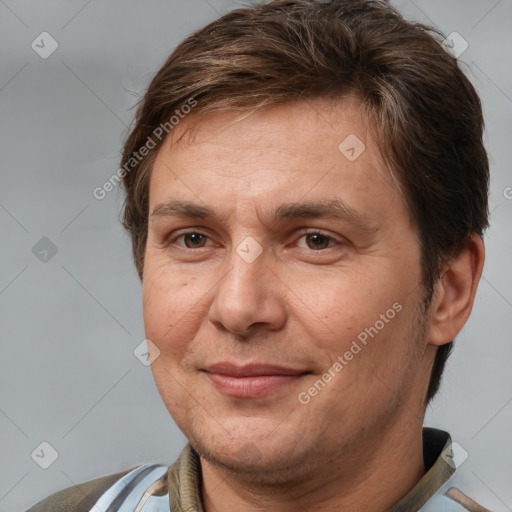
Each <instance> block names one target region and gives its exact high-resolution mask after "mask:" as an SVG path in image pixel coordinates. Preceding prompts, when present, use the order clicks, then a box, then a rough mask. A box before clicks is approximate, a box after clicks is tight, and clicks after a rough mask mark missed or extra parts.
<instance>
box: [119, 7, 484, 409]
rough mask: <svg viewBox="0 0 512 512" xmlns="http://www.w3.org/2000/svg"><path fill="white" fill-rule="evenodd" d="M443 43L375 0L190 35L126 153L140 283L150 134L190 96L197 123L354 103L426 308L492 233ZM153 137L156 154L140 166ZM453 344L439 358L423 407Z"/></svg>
mask: <svg viewBox="0 0 512 512" xmlns="http://www.w3.org/2000/svg"><path fill="white" fill-rule="evenodd" d="M441 38H442V34H440V33H439V32H438V31H436V30H434V29H433V28H431V27H427V26H425V25H422V24H419V23H411V22H408V21H406V20H405V19H404V18H403V17H402V16H401V15H400V14H399V13H398V12H397V11H396V10H395V9H393V8H392V7H391V6H389V5H388V4H387V3H386V2H385V1H378V0H375V1H372V0H368V1H365V0H332V1H329V2H320V1H318V0H275V1H272V2H270V3H267V4H260V5H256V6H252V7H247V8H243V9H237V10H234V11H231V12H229V13H228V14H226V15H225V16H223V17H221V18H220V19H218V20H216V21H214V22H212V23H210V24H209V25H207V26H206V27H204V28H203V29H201V30H198V31H197V32H195V33H193V34H192V35H190V36H189V37H188V38H187V39H185V40H184V41H183V42H182V43H181V44H180V45H179V46H178V47H177V48H176V49H175V50H174V52H173V53H172V54H171V55H170V56H169V58H168V60H167V61H166V62H165V64H164V65H163V66H162V68H161V69H160V70H159V71H158V73H157V74H156V76H155V77H154V78H153V80H152V82H151V84H150V86H149V88H148V90H147V92H146V94H145V95H144V97H143V98H142V100H141V101H140V103H139V105H138V109H137V112H136V115H135V122H134V126H133V129H132V131H131V133H130V134H129V136H128V138H127V140H126V143H125V146H124V149H123V155H122V162H121V166H122V168H123V169H125V170H127V172H125V173H124V176H123V185H124V187H125V191H126V198H125V203H124V205H123V225H124V227H125V228H126V229H127V230H128V232H129V234H130V236H131V240H132V247H133V254H134V258H135V264H136V267H137V271H138V274H139V277H140V278H141V279H142V278H143V266H144V253H145V246H146V239H147V231H148V213H149V180H150V175H151V169H152V166H153V162H154V159H155V155H156V153H157V151H158V149H159V147H160V144H161V140H163V139H161V140H156V141H154V140H153V139H155V138H157V139H158V137H154V134H155V133H159V132H158V130H159V127H162V126H167V127H168V126H169V120H170V119H171V117H172V116H173V115H174V116H175V114H176V113H177V111H179V109H180V108H181V107H182V106H183V105H185V104H187V102H189V103H190V101H191V99H192V98H193V101H194V105H195V106H194V111H193V115H197V114H201V113H203V114H204V113H207V112H214V111H235V110H239V111H250V110H256V109H260V108H264V107H266V106H270V105H279V104H284V103H287V102H292V101H301V100H307V99H308V98H315V97H325V98H328V97H329V98H335V99H336V98H340V99H341V98H344V97H346V96H347V95H348V94H355V95H356V96H357V97H358V98H359V99H360V101H361V103H362V105H363V108H365V111H366V113H367V115H368V119H369V120H371V121H372V124H373V125H374V126H375V128H376V130H377V140H378V143H379V147H380V150H381V152H382V154H383V157H384V159H385V160H386V162H387V164H388V165H389V167H390V170H391V172H392V174H393V176H394V177H395V179H396V182H397V184H398V186H399V187H400V189H401V191H402V193H403V195H404V198H405V201H406V204H407V206H408V209H409V212H410V215H411V218H412V220H413V222H414V223H415V225H416V228H417V231H418V238H419V244H420V248H421V255H422V270H423V284H424V287H425V307H426V308H428V306H429V304H430V300H431V297H432V293H433V287H434V284H435V282H436V280H437V279H438V278H439V275H440V269H441V267H442V263H443V262H444V261H446V260H447V259H449V258H450V256H452V255H453V254H454V253H455V252H456V251H457V250H459V249H460V248H461V247H463V246H464V244H465V243H466V242H467V241H468V238H469V237H470V236H471V235H472V234H473V233H477V234H478V235H480V236H482V235H483V231H484V230H485V228H486V227H487V225H488V204H487V201H488V186H489V185H488V182H489V170H488V160H487V154H486V151H485V148H484V146H483V142H482V134H483V116H482V108H481V104H480V100H479V97H478V95H477V93H476V91H475V89H474V87H473V86H472V85H471V83H470V81H469V80H468V79H467V78H466V76H465V74H464V73H463V72H462V70H461V69H460V67H459V65H458V62H457V59H456V58H455V57H453V56H452V55H451V54H450V53H448V52H447V51H446V50H445V49H444V47H443V45H442V43H441ZM166 123H167V124H166ZM155 131H156V132H155ZM160 131H161V128H160ZM166 131H167V130H166ZM150 139H151V140H152V141H153V142H154V143H155V144H154V147H153V148H152V149H151V150H150V151H149V153H148V155H147V156H146V157H145V158H143V159H140V161H139V160H138V159H137V160H136V161H135V160H134V159H133V155H134V154H138V153H137V152H138V151H139V149H140V148H141V147H142V146H144V145H145V144H147V142H148V141H149V140H150ZM130 159H131V160H130ZM452 345H453V343H452V342H450V343H448V344H446V345H443V346H441V347H439V348H438V349H437V354H436V358H435V362H434V366H433V369H432V375H431V378H430V383H429V389H428V392H427V396H426V402H427V403H428V402H429V401H430V400H431V399H432V398H433V397H434V395H435V394H436V393H437V391H438V388H439V384H440V379H441V374H442V372H443V369H444V365H445V362H446V359H447V358H448V356H449V354H450V352H451V350H452Z"/></svg>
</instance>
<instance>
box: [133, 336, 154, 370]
mask: <svg viewBox="0 0 512 512" xmlns="http://www.w3.org/2000/svg"><path fill="white" fill-rule="evenodd" d="M133 355H134V356H135V357H136V358H137V359H138V360H139V361H140V362H141V363H142V364H143V365H144V366H150V365H151V364H153V363H154V362H155V360H156V359H157V358H158V357H159V356H160V349H159V348H158V347H157V346H156V345H155V344H154V343H153V342H152V341H151V340H149V339H147V338H146V339H144V340H142V342H141V343H139V344H138V345H137V346H136V347H135V350H134V351H133Z"/></svg>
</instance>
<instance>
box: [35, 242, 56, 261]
mask: <svg viewBox="0 0 512 512" xmlns="http://www.w3.org/2000/svg"><path fill="white" fill-rule="evenodd" d="M57 250H58V249H57V246H56V245H55V244H54V243H53V242H52V241H51V240H50V239H49V238H47V237H45V236H43V238H41V239H40V240H39V241H38V242H36V243H35V244H34V246H33V247H32V254H33V255H34V256H35V257H36V258H37V259H38V260H39V261H40V262H41V263H48V262H49V261H50V260H51V259H52V258H53V257H54V256H55V255H56V254H57Z"/></svg>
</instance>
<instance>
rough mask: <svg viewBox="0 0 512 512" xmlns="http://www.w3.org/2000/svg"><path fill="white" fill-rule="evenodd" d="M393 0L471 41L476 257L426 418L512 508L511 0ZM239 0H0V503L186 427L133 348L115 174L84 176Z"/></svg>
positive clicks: (167, 459)
mask: <svg viewBox="0 0 512 512" xmlns="http://www.w3.org/2000/svg"><path fill="white" fill-rule="evenodd" d="M394 3H395V5H396V6H397V7H399V8H400V9H401V10H402V12H403V13H404V14H406V16H407V17H409V18H412V19H416V20H418V21H421V22H425V23H428V24H434V25H435V26H437V27H438V28H440V29H441V30H442V31H443V32H444V33H445V34H449V33H451V32H453V31H456V32H458V33H459V34H460V35H461V36H462V37H463V38H464V39H465V40H466V41H467V42H468V45H469V46H468V48H467V50H466V51H465V52H464V53H463V54H462V56H461V60H462V61H463V62H465V63H466V64H467V66H468V68H467V69H468V73H469V75H470V78H471V79H472V81H473V83H474V84H475V86H476V88H477V89H478V91H479V93H480V94H481V98H482V101H483V105H484V110H485V115H486V119H487V125H486V126H487V130H486V144H487V148H488V151H489V156H490V161H491V172H492V183H491V197H490V210H491V212H492V213H491V228H490V229H489V231H488V234H487V237H486V248H487V261H486V266H485V269H484V275H483V279H482V281H481V284H480V288H479V291H478V295H477V299H476V303H475V306H474V311H473V314H472V317H471V319H470V320H469V322H468V324H467V325H466V327H465V328H464V329H463V331H462V333H461V334H460V336H459V337H458V338H457V341H456V350H455V353H454V355H453V356H452V357H451V359H450V360H449V364H448V367H447V370H446V374H445V376H444V380H443V386H442V389H441V392H440V394H439V396H438V397H437V398H436V400H435V402H434V404H433V405H432V407H431V408H429V410H428V413H427V418H426V424H428V425H432V426H436V427H438V428H442V429H445V430H448V431H449V432H450V433H451V434H452V438H453V440H455V441H457V442H458V443H460V445H461V446H463V447H464V449H465V450H466V451H467V452H468V458H467V460H466V461H465V462H464V464H463V465H462V466H461V471H462V472H463V478H464V479H465V481H466V483H467V488H468V489H471V490H472V491H473V495H475V496H477V497H479V498H480V499H481V501H482V502H485V503H486V504H487V506H489V507H494V508H493V510H497V511H500V510H503V511H504V510H511V509H512V487H511V486H510V482H511V481H512V462H511V461H512V435H511V434H512V428H511V427H512V372H511V360H512V344H511V338H512V321H511V318H512V272H510V254H511V252H512V236H511V235H512V230H511V214H512V188H507V187H512V174H511V170H510V164H511V162H512V144H511V140H510V133H511V118H512V84H511V73H510V59H511V53H512V31H511V30H510V21H511V20H512V2H511V1H510V0H501V1H494V0H493V1H481V0H449V1H444V0H425V1H421V2H420V1H419V0H417V1H415V2H413V1H409V0H402V1H396V2H394ZM239 5H240V4H238V3H237V2H228V1H218V0H208V1H206V0H204V1H203V0H188V1H177V0H173V1H169V0H167V1H163V0H145V1H139V2H136V1H133V0H131V1H127V0H110V1H108V2H100V1H92V2H87V1H80V2H78V1H63V0H61V1H56V0H47V1H45V2H39V1H35V0H30V1H29V0H19V1H16V2H15V1H14V0H5V1H4V2H0V41H1V47H2V49H3V50H2V52H1V53H0V71H1V74H0V108H1V110H0V112H1V116H2V117H1V121H2V122H1V124H0V144H1V146H0V151H1V169H2V186H1V187H0V222H1V234H2V244H1V248H2V256H1V274H0V312H1V313H0V314H1V319H2V324H1V329H2V331H1V332H2V338H1V345H0V350H1V357H0V447H1V451H0V468H1V478H0V511H13V510H24V509H25V508H27V507H28V506H29V505H31V504H33V503H35V502H36V501H38V500H40V499H42V498H43V497H45V496H47V495H48V494H51V493H53V492H55V491H56V490H58V489H61V488H64V487H68V486H70V485H72V484H73V483H77V482H83V481H85V480H88V479H91V478H94V477H97V476H101V475H104V474H109V473H114V472H117V471H120V470H123V469H127V468H129V467H131V466H134V465H136V464H141V463H144V462H164V463H167V464H170V463H172V461H173V460H174V459H175V458H176V457H177V455H178V454H179V452H180V451H181V449H182V447H183V445H184V443H185V438H184V436H183V435H182V434H181V432H180V431H179V430H178V429H177V427H176V426H175V425H174V423H173V421H172V420H171V418H170V416H169V415H168V413H167V411H166V409H165V407H164V406H163V404H162V403H161V400H160V397H159V395H158V393H157V390H156V387H155V385H154V383H153V379H152V376H151V372H150V369H149V367H146V366H144V365H143V364H142V363H141V362H140V361H139V360H138V359H137V358H136V357H135V356H134V353H133V351H134V349H135V348H136V347H137V346H138V345H139V344H140V343H141V341H142V340H143V339H144V329H143V322H142V313H141V286H140V282H139V280H138V277H137V274H136V272H135V268H134V265H133V263H132V259H131V247H130V242H129V240H128V237H127V235H126V234H125V233H124V232H123V229H122V227H121V225H120V222H119V211H120V206H121V202H122V194H121V190H120V189H117V190H115V191H112V192H110V193H108V194H107V195H106V197H105V198H104V199H102V200H98V199H96V198H95V197H94V196H93V190H94V189H95V188H96V187H101V186H102V185H103V184H104V183H105V181H106V180H108V178H109V177H110V176H112V175H113V174H114V173H115V172H116V171H117V169H118V165H119V152H120V147H121V143H122V140H123V138H124V136H125V135H126V133H127V126H128V125H129V123H130V121H131V119H132V115H133V109H131V107H132V106H133V105H134V104H135V101H136V99H137V98H138V97H139V96H140V93H141V91H143V90H144V88H145V87H146V86H147V85H148V83H149V80H150V79H151V77H152V75H153V73H154V72H155V71H156V70H157V69H158V68H159V67H160V66H161V65H162V63H163V62H164V60H165V59H166V57H167V56H168V54H169V53H170V52H171V51H172V50H173V48H174V47H175V46H176V45H177V44H178V43H179V42H180V41H181V40H182V39H183V38H184V37H185V36H186V35H188V34H189V33H190V32H191V31H193V30H195V29H197V28H200V27H201V26H203V25H204V24H206V23H207V22H209V21H212V20H213V19H215V18H217V17H218V16H219V15H220V14H224V13H225V12H227V11H228V10H230V9H231V8H234V7H237V6H239ZM44 31H46V32H48V33H49V34H51V36H52V37H53V38H54V40H55V41H57V43H58V48H57V50H56V51H55V52H54V53H53V54H52V55H51V56H49V57H48V58H46V59H43V58H42V57H40V55H39V54H38V53H36V51H34V50H33V48H32V47H31V43H32V42H33V41H35V44H39V47H38V51H40V52H42V51H43V48H42V46H44V51H48V50H49V49H50V48H51V44H53V43H52V41H51V40H50V39H49V38H48V36H41V37H44V38H46V39H44V41H45V42H44V45H43V44H41V42H40V40H41V37H38V36H39V34H41V33H42V32H44ZM38 41H39V43H38ZM41 239H43V240H42V241H41ZM36 244H37V245H36ZM34 247H35V248H34ZM55 250H56V251H57V252H56V253H55V254H53V252H55ZM45 251H47V252H45ZM41 259H42V260H43V261H41ZM44 260H46V261H44ZM41 442H48V443H49V444H50V445H51V446H53V447H54V449H55V450H56V451H57V452H58V458H57V460H56V461H55V462H54V463H53V464H52V465H51V466H50V467H49V468H48V469H42V468H41V467H40V466H39V465H38V464H36V462H35V461H34V460H33V458H32V457H31V454H32V452H33V451H34V450H35V449H36V448H37V447H38V446H40V443H41ZM43 452H44V453H45V455H44V457H49V456H51V451H49V450H48V449H46V452H45V451H44V446H43ZM38 453H40V449H39V452H38ZM42 458H43V457H40V459H42Z"/></svg>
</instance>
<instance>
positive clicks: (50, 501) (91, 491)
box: [26, 464, 167, 512]
mask: <svg viewBox="0 0 512 512" xmlns="http://www.w3.org/2000/svg"><path fill="white" fill-rule="evenodd" d="M166 474H167V467H166V466H163V465H161V464H143V465H141V466H136V467H132V468H130V469H127V470H125V471H121V472H120V473H115V474H112V475H107V476H102V477H100V478H96V479H94V480H89V481H87V482H84V483H81V484H78V485H73V486H71V487H68V488H66V489H63V490H61V491H58V492H56V493H54V494H51V495H50V496H48V497H47V498H45V499H44V500H42V501H40V502H39V503H37V504H36V505H34V506H33V507H31V508H30V509H28V510H27V511H26V512H69V511H73V512H89V511H90V510H91V509H92V508H93V507H95V506H97V505H98V504H99V503H102V504H103V502H105V504H106V503H107V502H108V503H109V504H112V503H113V502H115V501H116V500H119V499H120V497H123V498H128V497H131V498H132V499H136V495H138V494H139V493H140V492H141V488H142V487H145V489H143V490H142V491H145V490H146V489H147V487H148V486H150V485H151V483H153V482H154V481H155V480H158V479H159V478H162V477H163V476H165V475H166ZM150 480H151V482H150ZM141 484H142V485H141ZM116 503H117V502H116Z"/></svg>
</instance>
